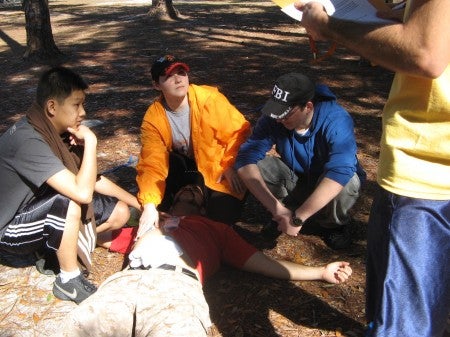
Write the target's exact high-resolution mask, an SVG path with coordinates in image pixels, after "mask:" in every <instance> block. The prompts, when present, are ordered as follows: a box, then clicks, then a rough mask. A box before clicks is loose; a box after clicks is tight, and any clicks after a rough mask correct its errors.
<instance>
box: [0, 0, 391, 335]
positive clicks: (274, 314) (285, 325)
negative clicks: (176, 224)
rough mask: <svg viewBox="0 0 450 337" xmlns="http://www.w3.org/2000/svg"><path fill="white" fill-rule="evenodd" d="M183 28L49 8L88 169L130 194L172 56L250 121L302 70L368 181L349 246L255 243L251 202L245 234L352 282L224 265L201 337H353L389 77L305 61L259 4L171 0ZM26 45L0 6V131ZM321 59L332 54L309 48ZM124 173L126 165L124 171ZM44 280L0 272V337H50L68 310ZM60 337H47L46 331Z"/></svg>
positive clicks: (14, 100)
mask: <svg viewBox="0 0 450 337" xmlns="http://www.w3.org/2000/svg"><path fill="white" fill-rule="evenodd" d="M174 3H175V6H176V8H177V9H178V10H179V11H180V12H181V13H182V14H183V15H184V18H183V20H180V21H174V22H166V23H158V22H155V21H153V20H152V19H151V18H149V17H148V16H147V11H148V9H149V6H150V5H149V4H150V1H145V2H144V1H138V0H136V1H132V0H130V1H94V0H79V1H77V0H70V1H51V2H50V14H51V20H52V28H53V34H54V37H55V42H56V44H57V45H58V47H59V48H60V49H61V51H62V52H63V53H64V54H65V55H66V58H65V59H64V61H63V64H64V65H66V66H69V67H72V68H74V69H76V70H77V71H78V72H80V73H81V74H82V75H83V77H84V78H85V79H86V80H87V81H88V82H89V83H90V91H89V95H88V98H87V102H86V110H87V112H88V115H89V116H88V118H89V119H90V120H92V123H93V124H92V125H95V126H93V129H94V130H95V132H96V134H97V135H98V137H99V153H98V158H99V166H100V167H99V170H100V171H104V172H106V173H105V174H107V175H108V176H109V177H111V178H113V179H115V180H116V181H118V182H119V183H120V184H121V185H122V186H124V187H125V188H126V189H128V190H129V191H131V192H133V193H134V192H136V184H135V181H134V177H135V172H134V168H133V163H134V161H133V160H134V158H135V156H137V155H138V153H139V147H140V143H139V127H140V123H141V120H142V118H143V115H144V113H145V111H146V108H147V106H148V105H149V104H150V102H151V101H152V100H153V99H154V98H155V97H156V95H157V93H156V92H155V91H153V90H152V89H151V83H150V64H151V61H152V60H153V59H154V58H155V57H156V56H157V55H161V54H166V53H172V54H175V55H177V56H179V57H182V58H183V59H184V60H185V61H186V62H187V63H188V64H189V65H190V66H191V70H192V72H191V75H190V79H191V82H194V83H197V84H209V85H215V86H218V87H219V88H220V90H221V91H222V92H223V93H224V94H225V95H226V96H227V97H228V98H229V99H230V101H231V102H232V103H233V104H235V105H236V106H237V107H238V108H239V109H240V111H242V113H244V114H245V115H246V116H247V118H248V119H249V120H250V121H251V122H252V123H254V122H255V121H256V118H257V117H258V113H257V109H258V107H260V106H261V105H262V104H263V103H264V102H265V100H266V99H267V98H268V95H269V93H270V90H271V88H272V85H273V83H274V81H275V79H276V78H277V77H278V76H280V75H281V74H284V73H287V72H291V71H296V72H303V73H305V74H307V75H309V76H311V77H312V78H314V79H315V80H316V81H319V82H322V83H325V84H327V85H329V86H330V87H331V89H332V90H333V91H334V92H335V93H336V94H337V95H338V97H339V102H340V103H341V104H342V105H343V106H344V107H345V108H347V109H348V111H349V112H350V113H351V115H352V117H353V118H354V121H355V132H356V137H357V142H358V146H359V153H358V156H359V158H360V160H361V162H362V164H363V166H364V168H365V169H366V171H367V174H368V180H367V183H366V185H365V186H364V191H363V195H362V197H361V198H360V201H359V202H358V204H357V205H356V207H355V210H354V219H355V221H354V223H353V224H352V228H351V231H352V235H353V244H352V246H351V248H349V249H346V250H343V251H332V250H330V249H329V248H328V247H326V245H325V244H324V243H323V241H322V239H321V238H320V236H318V235H314V234H310V233H308V232H306V230H305V232H303V231H302V232H301V233H300V234H301V235H299V236H298V237H296V238H290V237H287V236H284V235H282V236H280V237H279V238H278V240H277V242H270V241H267V240H264V239H262V238H261V237H260V236H258V235H257V233H258V231H259V230H260V228H261V225H262V224H263V223H265V221H267V217H266V214H265V212H264V211H263V210H262V209H261V207H260V206H259V205H258V204H257V203H255V202H254V200H251V199H250V200H249V202H248V203H247V205H246V209H245V213H244V217H243V219H242V220H243V221H242V223H241V225H242V227H243V228H245V229H247V230H248V231H249V232H251V233H253V234H254V235H252V236H251V237H250V239H249V240H250V241H252V242H253V243H254V244H255V245H257V246H258V247H259V248H261V249H263V250H264V251H265V252H267V253H268V254H269V255H272V256H274V257H280V258H285V259H289V260H292V261H296V262H299V263H304V264H308V265H317V264H325V263H327V262H330V261H332V260H337V259H339V260H346V261H349V262H350V263H351V265H352V267H353V270H354V274H353V276H352V278H351V280H349V282H347V283H345V284H343V285H338V286H332V285H328V284H324V283H320V282H286V281H278V280H272V279H268V278H264V277H262V276H255V275H251V274H247V273H244V272H240V271H237V270H233V269H231V268H226V267H224V268H223V269H222V270H221V271H220V272H219V273H218V274H217V275H216V276H215V277H214V278H213V279H211V280H210V281H209V282H208V283H207V284H206V286H205V294H206V297H207V300H208V303H209V304H210V309H211V317H212V321H213V323H214V326H213V331H212V334H211V335H212V336H230V337H231V336H233V337H240V336H264V337H271V336H286V337H290V336H361V335H362V334H363V329H364V324H365V319H364V291H365V283H364V282H365V272H364V257H365V248H366V241H365V233H366V224H367V218H368V213H369V208H370V204H371V200H372V195H373V190H374V186H375V173H376V166H377V158H378V151H379V147H378V142H379V138H380V129H381V128H380V124H381V110H382V106H383V103H384V101H385V99H386V97H387V93H388V89H389V86H390V82H391V79H392V74H391V73H389V72H387V71H385V70H383V69H381V68H379V67H377V66H373V65H370V64H368V63H367V62H365V61H364V60H360V58H359V57H358V56H356V55H353V54H351V53H349V52H348V51H347V50H345V49H343V48H340V47H339V46H338V48H337V50H336V52H335V53H334V55H333V56H332V57H331V58H329V59H327V60H325V61H322V62H320V63H318V64H313V63H312V62H311V60H312V54H311V50H310V47H309V43H308V39H307V37H306V35H305V33H304V30H303V29H302V28H301V27H300V26H299V25H298V24H297V23H296V22H295V21H293V20H292V19H291V18H289V17H288V16H286V15H284V14H283V13H282V12H281V11H280V10H279V9H278V8H277V7H276V6H275V5H273V4H272V3H271V2H270V1H246V2H240V1H234V0H221V1H215V0H214V1H213V0H210V1H187V0H184V1H174ZM25 44H26V34H25V28H24V15H23V13H22V12H21V11H20V8H18V7H14V6H11V7H6V8H5V7H0V75H1V76H0V102H1V109H0V116H1V118H2V123H1V125H0V133H2V132H4V131H5V130H6V128H7V127H8V126H10V125H11V124H12V123H13V122H14V121H16V120H18V119H19V118H20V117H21V116H22V115H23V113H24V111H25V110H26V109H27V107H28V106H29V105H30V104H31V103H32V100H33V97H34V90H35V85H36V82H37V78H38V76H39V74H40V73H41V72H42V70H43V69H45V68H46V66H47V65H45V64H36V63H29V62H26V61H23V60H22V57H21V56H22V55H23V52H24V50H25V47H24V46H25ZM318 47H319V50H320V51H321V52H323V53H324V52H326V50H327V49H328V48H329V45H328V44H326V43H321V44H319V45H318ZM127 163H128V164H130V165H128V166H127V165H124V164H127ZM94 259H95V269H94V272H93V274H92V275H91V279H92V280H93V281H94V282H95V283H96V284H100V283H101V282H102V281H103V280H104V279H105V278H106V277H107V276H109V275H110V274H112V273H114V272H115V271H117V270H119V269H120V268H121V267H122V263H123V256H122V255H120V254H115V253H110V252H107V251H106V250H104V249H101V248H97V249H96V251H95V256H94ZM52 281H53V279H52V278H51V277H45V276H42V275H40V274H38V273H37V272H36V270H35V268H34V267H27V266H24V267H22V268H10V267H7V266H5V265H0V295H1V297H2V301H1V304H0V336H2V337H6V336H47V335H51V334H52V333H56V332H57V331H58V326H59V324H61V320H62V319H63V317H64V314H65V313H67V312H68V311H69V310H71V309H72V308H73V306H75V304H73V303H67V302H62V301H59V300H57V299H55V298H54V297H53V295H52V294H51V286H52ZM56 334H57V333H56Z"/></svg>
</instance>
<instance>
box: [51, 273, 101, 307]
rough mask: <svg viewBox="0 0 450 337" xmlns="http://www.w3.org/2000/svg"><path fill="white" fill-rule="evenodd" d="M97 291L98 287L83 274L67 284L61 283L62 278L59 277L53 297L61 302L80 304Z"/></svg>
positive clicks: (54, 284) (54, 286)
mask: <svg viewBox="0 0 450 337" xmlns="http://www.w3.org/2000/svg"><path fill="white" fill-rule="evenodd" d="M96 291H97V287H96V286H94V285H93V284H92V283H91V282H89V281H88V280H86V279H85V278H84V276H83V274H80V275H78V276H77V277H75V278H73V279H71V280H69V281H68V282H67V283H62V282H61V277H60V276H59V275H58V276H57V277H56V279H55V283H53V295H55V297H57V298H59V299H60V300H65V301H74V302H75V303H76V304H80V303H81V302H82V301H84V300H85V299H86V298H88V297H89V296H91V295H92V294H93V293H95V292H96Z"/></svg>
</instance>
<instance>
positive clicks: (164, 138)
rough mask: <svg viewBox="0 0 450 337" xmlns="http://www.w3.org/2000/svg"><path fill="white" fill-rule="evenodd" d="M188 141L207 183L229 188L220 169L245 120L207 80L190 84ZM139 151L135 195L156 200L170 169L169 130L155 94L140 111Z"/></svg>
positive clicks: (246, 128) (240, 138)
mask: <svg viewBox="0 0 450 337" xmlns="http://www.w3.org/2000/svg"><path fill="white" fill-rule="evenodd" d="M188 99H189V106H190V109H191V141H192V147H193V150H194V156H195V162H196V163H197V168H198V170H199V171H200V172H201V173H202V174H203V177H204V179H205V184H206V186H207V187H208V188H210V189H212V190H215V191H220V192H224V193H228V194H231V195H233V196H235V197H237V198H239V199H242V198H243V195H237V194H236V193H233V192H232V191H231V187H230V186H229V184H228V181H227V180H226V179H223V178H222V174H223V172H224V171H225V170H226V169H227V168H229V167H232V166H233V164H234V160H235V159H236V155H237V152H238V150H239V146H240V145H241V144H242V143H243V142H244V141H245V140H246V138H247V137H248V135H249V134H250V123H249V122H248V121H247V120H246V119H245V117H244V116H243V115H242V114H241V113H240V112H239V111H238V110H237V109H236V108H235V107H234V106H233V105H232V104H231V103H230V102H229V101H228V100H227V98H226V97H225V96H224V95H223V94H221V93H220V92H219V91H218V89H217V88H214V87H210V86H205V85H202V86H199V85H195V84H191V85H189V90H188ZM141 133H142V135H141V143H142V148H141V153H140V156H139V162H138V164H137V167H136V169H137V178H136V180H137V183H138V186H139V192H138V200H139V202H140V203H141V204H142V205H145V204H148V203H154V204H155V205H159V204H160V203H161V200H162V197H163V195H164V191H165V187H166V183H165V180H166V178H167V175H168V172H169V152H170V151H172V132H171V128H170V124H169V120H168V119H167V117H166V112H165V110H164V107H163V105H162V98H161V97H160V98H159V99H157V100H156V101H155V102H153V103H152V104H151V105H150V107H149V108H148V110H147V112H146V113H145V116H144V120H143V122H142V126H141Z"/></svg>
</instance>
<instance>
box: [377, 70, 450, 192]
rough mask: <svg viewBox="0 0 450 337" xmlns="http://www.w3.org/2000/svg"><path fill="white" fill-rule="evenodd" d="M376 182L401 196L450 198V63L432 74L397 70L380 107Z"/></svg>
mask: <svg viewBox="0 0 450 337" xmlns="http://www.w3.org/2000/svg"><path fill="white" fill-rule="evenodd" d="M378 183H379V184H380V185H381V186H382V187H383V188H385V189H386V190H388V191H391V192H393V193H395V194H399V195H403V196H408V197H413V198H422V199H432V200H448V199H450V65H449V66H447V68H446V70H445V72H444V73H443V74H442V75H441V76H440V77H439V78H437V79H434V80H431V79H424V78H418V77H412V76H407V75H404V74H396V76H395V78H394V81H393V83H392V88H391V92H390V94H389V99H388V101H387V103H386V106H385V108H384V111H383V135H382V139H381V154H380V162H379V167H378Z"/></svg>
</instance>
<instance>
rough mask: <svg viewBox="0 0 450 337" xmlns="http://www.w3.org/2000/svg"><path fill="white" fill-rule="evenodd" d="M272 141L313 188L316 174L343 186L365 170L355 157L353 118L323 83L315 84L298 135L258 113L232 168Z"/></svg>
mask: <svg viewBox="0 0 450 337" xmlns="http://www.w3.org/2000/svg"><path fill="white" fill-rule="evenodd" d="M274 144H275V146H276V148H275V149H276V151H277V153H278V154H279V155H280V156H281V160H283V162H284V163H285V164H286V165H287V166H288V167H289V168H290V169H291V170H292V171H294V172H295V174H296V175H298V176H299V177H301V179H302V184H305V183H306V186H308V188H309V189H314V188H315V186H316V184H317V182H318V180H319V178H321V177H327V178H329V179H332V180H334V181H336V182H338V183H339V184H341V185H342V186H345V185H346V184H347V183H348V182H349V180H350V179H351V178H352V177H353V175H354V173H355V172H357V173H358V176H359V178H360V180H361V182H362V181H364V179H365V172H364V170H363V169H362V167H361V166H360V165H359V162H358V159H357V157H356V140H355V134H354V131H353V120H352V118H351V116H350V115H349V114H348V112H347V111H346V110H345V109H344V108H343V107H341V106H340V105H339V104H338V103H337V102H336V96H335V95H334V94H333V93H332V92H331V90H330V89H329V88H328V87H327V86H325V85H320V84H319V85H317V86H316V93H315V96H314V115H313V119H312V122H311V126H310V128H309V130H308V131H307V132H306V134H304V135H299V134H298V133H297V132H295V130H288V129H286V128H285V127H284V126H283V124H281V123H278V122H277V121H276V120H275V119H273V118H270V117H268V116H265V115H263V116H261V117H260V118H259V119H258V121H257V123H256V125H255V127H254V129H253V132H252V135H251V136H250V137H249V138H248V139H247V141H246V142H245V143H243V144H242V145H241V147H240V149H239V152H238V155H237V158H236V162H235V169H239V168H241V167H242V166H245V165H249V164H256V163H257V162H258V161H260V160H261V159H263V158H264V157H265V156H266V153H267V152H268V151H269V150H270V149H271V148H272V146H273V145H274Z"/></svg>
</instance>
